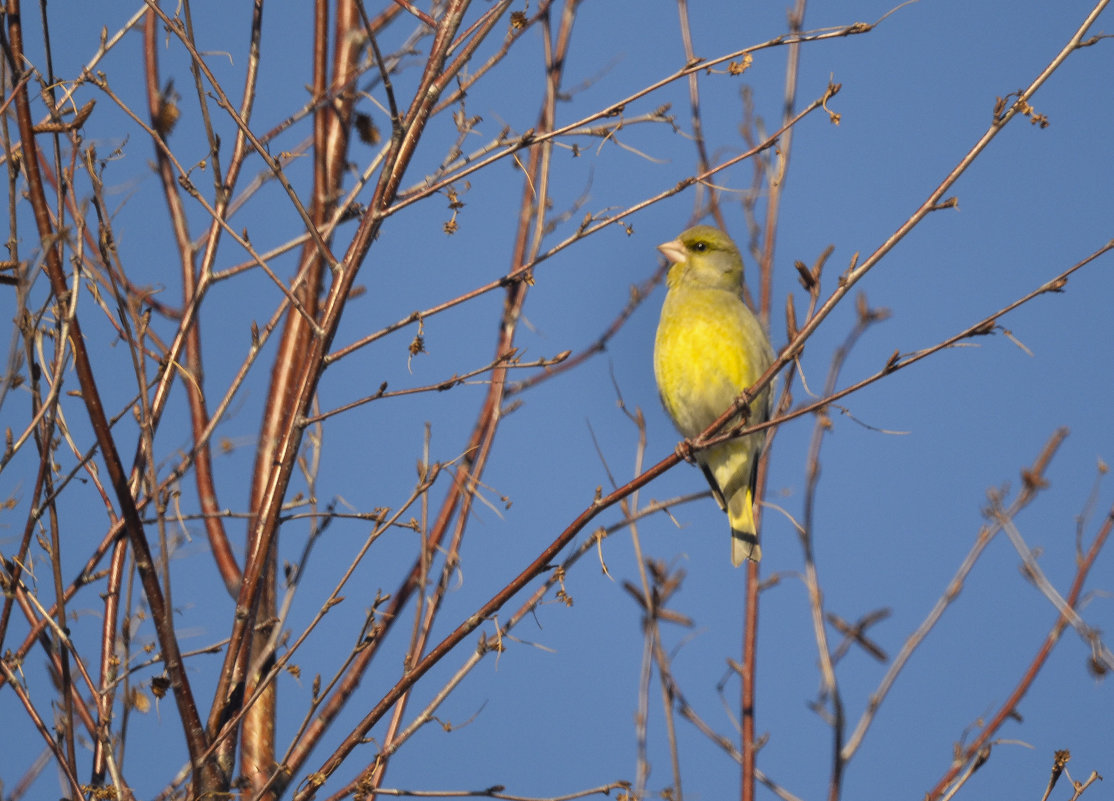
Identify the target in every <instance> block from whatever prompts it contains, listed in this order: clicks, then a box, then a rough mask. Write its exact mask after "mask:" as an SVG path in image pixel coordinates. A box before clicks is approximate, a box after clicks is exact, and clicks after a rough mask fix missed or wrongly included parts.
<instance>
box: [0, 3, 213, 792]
mask: <svg viewBox="0 0 1114 801" xmlns="http://www.w3.org/2000/svg"><path fill="white" fill-rule="evenodd" d="M6 16H7V23H8V42H9V44H10V47H11V49H12V53H13V55H14V66H15V68H16V69H19V65H21V64H22V63H23V61H22V60H23V29H22V17H21V14H20V0H8V7H7V15H6ZM13 77H16V78H18V77H21V76H19V75H16V76H13ZM15 106H16V117H17V119H18V121H19V133H20V139H21V143H22V150H23V165H24V175H25V177H26V179H27V191H28V195H29V198H30V203H31V208H32V211H33V213H34V216H35V224H36V226H37V228H38V232H39V239H40V241H41V242H42V243H43V246H44V248H43V261H44V269H45V271H46V273H47V276H48V277H49V279H50V285H51V290H52V291H53V293H54V296H55V297H56V298H57V299H58V302H59V303H62V304H65V303H66V302H67V301H68V299H69V297H70V290H69V287H68V286H67V284H66V276H65V273H64V272H63V269H62V262H61V257H60V255H59V253H58V249H57V247H55V246H53V243H55V242H56V241H57V239H56V232H55V231H54V229H53V226H52V224H51V220H50V211H49V208H48V207H47V202H46V195H45V193H44V191H43V180H42V173H41V169H40V166H39V157H38V156H39V154H38V148H37V147H36V145H35V133H34V125H33V123H32V121H31V106H30V100H29V98H28V94H27V90H26V86H24V87H23V88H22V89H20V90H19V91H18V92H16V93H15ZM70 343H71V346H72V348H73V355H74V370H75V372H76V373H77V377H78V381H79V383H80V384H81V394H82V398H83V400H84V402H85V408H86V411H87V412H88V414H89V421H90V424H91V426H92V428H93V431H94V433H95V435H96V439H97V444H98V445H99V446H100V450H101V455H102V458H103V460H104V463H105V467H106V468H107V471H108V474H109V478H110V480H111V484H112V488H113V490H114V492H115V494H116V499H117V502H118V503H119V505H120V511H121V516H122V517H123V519H124V524H125V530H126V531H127V536H128V541H129V543H130V544H131V546H132V550H133V552H134V554H135V559H136V566H137V568H138V570H139V573H140V579H141V581H142V583H143V591H144V595H145V596H146V598H147V604H148V607H149V608H150V610H151V616H152V620H153V622H154V624H155V631H156V634H157V635H158V640H159V646H160V647H161V649H162V653H163V657H164V659H165V660H166V669H167V672H168V673H169V675H170V685H171V688H172V690H173V692H174V699H175V702H176V704H177V707H178V714H179V715H180V716H181V719H182V725H183V728H184V734H185V739H186V744H187V747H188V749H189V753H190V762H191V769H192V771H193V777H194V782H195V786H196V787H197V788H198V789H199V791H200V792H207V791H208V790H210V789H215V788H216V787H217V786H219V785H220V784H221V782H220V781H219V779H218V775H217V772H216V769H215V766H214V765H213V764H212V763H211V762H208V761H203V760H202V754H203V753H204V752H205V749H206V747H207V739H206V737H205V732H204V729H203V728H202V726H201V719H200V716H199V715H198V712H197V706H196V704H195V703H194V699H193V692H192V690H191V688H190V684H189V679H188V678H187V676H186V672H185V669H184V667H183V665H182V656H181V651H180V649H179V648H178V641H177V638H176V637H175V633H174V622H173V618H172V610H171V609H170V608H169V607H168V606H167V605H166V601H165V598H164V596H163V592H162V587H161V586H160V585H159V579H158V575H157V573H156V572H155V568H154V563H153V560H152V557H151V550H150V546H149V544H148V542H147V538H146V535H145V533H144V531H143V523H142V521H141V520H140V518H139V512H138V510H137V509H136V504H135V498H134V497H133V496H132V493H131V489H130V488H129V486H128V480H127V475H126V474H125V472H124V468H123V465H122V463H121V461H120V455H119V452H118V451H117V448H116V442H115V440H114V438H113V436H112V431H111V428H110V426H109V423H108V418H107V416H106V415H105V411H104V406H103V404H102V403H101V398H100V392H99V390H98V388H97V383H96V380H95V378H94V375H93V366H92V363H91V362H90V360H89V353H88V350H87V349H86V347H85V340H84V336H83V335H82V331H81V325H80V322H79V320H78V318H77V317H76V316H75V317H74V318H73V320H72V321H71V327H70Z"/></svg>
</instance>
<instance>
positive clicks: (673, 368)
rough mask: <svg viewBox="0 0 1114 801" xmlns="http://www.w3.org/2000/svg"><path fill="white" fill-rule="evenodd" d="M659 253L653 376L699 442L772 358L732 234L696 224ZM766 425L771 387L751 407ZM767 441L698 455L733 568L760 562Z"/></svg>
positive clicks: (751, 438) (737, 442) (747, 440)
mask: <svg viewBox="0 0 1114 801" xmlns="http://www.w3.org/2000/svg"><path fill="white" fill-rule="evenodd" d="M658 250H660V251H661V252H662V254H663V255H664V256H665V257H666V258H667V259H668V260H669V261H670V262H671V265H670V267H669V274H668V276H667V277H666V279H665V283H666V285H667V286H668V288H669V291H668V292H667V293H666V295H665V303H664V304H663V305H662V308H661V321H660V322H659V323H658V333H657V337H656V339H655V341H654V377H655V378H656V379H657V383H658V392H659V393H660V394H661V400H662V404H663V405H664V406H665V410H666V411H667V412H668V413H669V416H670V417H672V418H673V424H674V425H676V426H677V430H678V431H680V432H681V434H682V435H683V436H685V437H695V436H697V435H698V434H700V433H701V432H702V431H703V430H704V429H706V428H707V427H708V426H710V425H711V424H712V422H713V421H714V420H715V419H716V418H717V417H719V416H720V415H721V414H723V413H724V412H725V411H727V409H728V407H729V406H730V405H731V403H732V402H733V401H734V400H735V398H737V397H738V396H739V395H740V394H742V392H743V390H745V389H746V388H747V387H749V386H751V385H752V384H754V382H756V381H757V380H758V379H759V377H760V376H761V375H762V374H763V373H764V372H766V369H767V368H768V367H769V366H770V365H771V364H772V363H773V361H774V351H773V348H771V347H770V340H769V339H768V338H767V336H766V332H765V331H763V330H762V324H761V323H759V322H758V318H757V317H755V316H754V313H753V312H752V311H751V310H750V309H749V308H748V307H747V305H746V303H744V302H743V298H742V291H743V259H742V256H740V255H739V249H738V248H737V247H736V246H735V243H734V242H732V241H731V238H730V237H729V236H728V235H727V234H725V233H724V232H723V231H721V230H719V229H718V228H712V227H711V226H707V225H698V226H696V227H695V228H690V229H688V230H687V231H685V232H684V233H682V234H681V235H680V236H678V237H677V238H676V239H674V240H673V241H671V242H666V243H665V244H663V245H658ZM769 418H770V390H769V387H767V388H766V389H764V390H762V392H761V393H759V395H758V397H757V398H755V399H754V400H753V401H752V402H751V404H750V416H749V419H748V424H753V423H761V422H764V421H766V420H768V419H769ZM728 425H730V423H729V424H728ZM765 439H766V435H765V433H764V432H763V433H758V434H750V435H748V436H745V437H741V438H739V439H733V440H731V441H729V442H725V443H723V444H721V445H717V446H715V447H714V448H709V449H707V450H703V451H700V452H699V453H697V454H696V461H697V463H698V464H699V465H700V467H701V468H702V469H703V471H704V476H705V477H706V478H707V479H708V483H709V484H711V485H712V494H713V495H715V498H716V502H717V503H719V506H720V508H721V509H724V510H725V511H726V512H727V519H728V521H729V522H730V524H731V561H732V562H733V563H734V564H735V565H736V566H738V565H741V564H742V563H743V562H744V561H746V560H747V559H753V560H754V561H755V562H757V561H758V560H759V559H761V558H762V549H761V548H759V547H758V532H757V531H756V529H755V525H754V487H755V481H756V478H757V467H758V457H759V455H760V454H761V452H762V445H763V443H764V442H765Z"/></svg>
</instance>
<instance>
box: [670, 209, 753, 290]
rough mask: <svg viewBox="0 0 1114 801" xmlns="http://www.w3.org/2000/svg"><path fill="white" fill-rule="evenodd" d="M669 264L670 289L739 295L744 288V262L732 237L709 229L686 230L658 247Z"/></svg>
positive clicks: (711, 228) (701, 226)
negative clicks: (725, 291)
mask: <svg viewBox="0 0 1114 801" xmlns="http://www.w3.org/2000/svg"><path fill="white" fill-rule="evenodd" d="M658 250H660V251H661V253H662V255H663V256H665V258H667V259H669V261H670V262H671V265H672V266H670V268H669V276H668V278H667V279H666V282H667V283H668V285H669V287H670V288H671V289H672V288H673V287H675V286H678V285H681V286H702V287H708V288H713V289H729V290H733V291H735V292H738V291H740V290H741V289H742V286H743V258H742V256H740V255H739V249H738V248H737V247H736V246H735V243H734V242H732V241H731V237H729V236H728V235H727V234H725V233H724V232H723V231H721V230H719V229H718V228H713V227H712V226H710V225H697V226H696V227H694V228H689V229H688V230H687V231H685V232H683V233H682V234H681V235H680V236H678V237H677V238H676V239H674V240H672V241H670V242H665V243H664V244H661V245H658Z"/></svg>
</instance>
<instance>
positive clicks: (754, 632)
mask: <svg viewBox="0 0 1114 801" xmlns="http://www.w3.org/2000/svg"><path fill="white" fill-rule="evenodd" d="M805 3H806V0H797V5H796V7H795V8H794V9H793V11H791V12H790V13H789V29H790V32H791V33H793V34H796V33H799V32H800V30H801V26H802V25H803V24H804V16H805ZM788 48H789V52H788V55H787V63H786V67H785V104H784V107H783V108H782V123H783V125H786V126H788V123H789V121H790V120H792V118H793V109H794V108H795V106H796V97H797V65H798V63H799V61H800V44H799V43H797V42H795V41H794V42H792V43H791V44H789V46H788ZM792 137H793V128H792V126H788V127H787V129H786V130H785V133H784V134H782V140H781V142H780V144H779V147H778V149H777V154H776V155H775V156H774V158H775V160H776V161H775V163H776V165H777V166H776V167H775V168H774V169H773V173H772V174H771V173H770V170H767V171H766V181H765V185H766V189H767V191H768V193H769V194H768V195H767V200H766V223H765V231H764V234H763V237H762V239H763V242H762V244H763V249H762V258H761V261H760V262H759V264H758V274H759V293H758V296H759V304H758V319H759V320H761V321H762V323H763V325H764V326H765V328H766V330H767V331H769V329H770V309H771V306H772V297H773V284H774V281H773V277H774V242H775V240H776V239H777V220H778V209H779V207H780V203H781V189H782V185H783V182H784V180H785V174H786V170H787V169H788V166H789V148H790V145H791V142H792ZM756 163H757V162H756ZM786 386H788V384H787V385H786ZM770 440H771V437H770V436H767V446H769V444H770ZM769 465H770V451H769V448H768V447H767V448H764V449H763V453H762V456H761V457H760V460H759V470H758V482H757V487H756V488H755V497H756V498H757V499H758V500H759V501H761V500H762V499H764V498H765V497H766V477H767V474H768V472H769ZM756 507H757V508H756V509H755V517H756V521H757V524H758V525H759V530H761V527H760V526H761V522H762V505H761V503H758V504H756ZM758 568H759V565H758V563H757V562H750V561H748V562H747V576H746V588H745V596H746V598H745V603H746V606H745V612H744V620H743V663H742V664H743V675H742V704H741V706H742V709H741V720H742V743H741V745H742V748H741V750H742V756H743V760H742V778H741V781H742V787H741V791H740V793H739V797H740V798H741V799H742V801H754V793H755V773H756V760H755V757H756V755H757V754H756V743H755V703H756V697H757V687H756V684H755V682H756V679H757V671H758V664H757V663H758V580H759V574H758Z"/></svg>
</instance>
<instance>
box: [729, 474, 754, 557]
mask: <svg viewBox="0 0 1114 801" xmlns="http://www.w3.org/2000/svg"><path fill="white" fill-rule="evenodd" d="M727 519H728V520H729V521H730V523H731V562H732V564H734V565H735V567H738V566H739V565H741V564H742V563H743V562H745V561H746V560H747V559H751V560H753V561H755V562H758V561H760V560H761V559H762V548H760V547H759V545H758V529H757V528H756V526H755V524H754V493H753V492H752V490H751V488H750V486H743V487H740V488H739V489H737V490H735V492H734V493H732V495H731V497H730V498H728V499H727Z"/></svg>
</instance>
